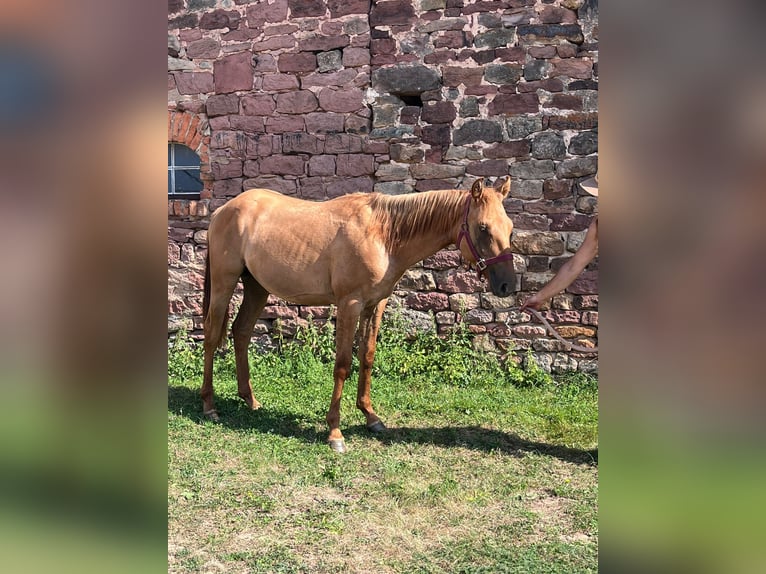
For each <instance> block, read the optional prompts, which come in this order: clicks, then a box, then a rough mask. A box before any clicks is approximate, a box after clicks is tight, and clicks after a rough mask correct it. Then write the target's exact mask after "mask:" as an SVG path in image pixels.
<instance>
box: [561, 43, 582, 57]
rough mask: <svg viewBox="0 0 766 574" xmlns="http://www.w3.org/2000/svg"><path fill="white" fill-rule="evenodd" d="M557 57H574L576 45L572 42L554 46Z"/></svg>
mask: <svg viewBox="0 0 766 574" xmlns="http://www.w3.org/2000/svg"><path fill="white" fill-rule="evenodd" d="M556 53H557V54H558V56H559V58H574V57H575V56H576V55H577V46H576V45H574V44H561V45H560V46H556Z"/></svg>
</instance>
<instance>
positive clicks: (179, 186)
mask: <svg viewBox="0 0 766 574" xmlns="http://www.w3.org/2000/svg"><path fill="white" fill-rule="evenodd" d="M200 191H202V178H201V176H200V159H199V156H198V155H197V154H196V153H194V151H193V150H191V149H190V148H188V147H186V146H185V145H181V144H177V143H169V144H168V197H172V198H175V199H199V194H200Z"/></svg>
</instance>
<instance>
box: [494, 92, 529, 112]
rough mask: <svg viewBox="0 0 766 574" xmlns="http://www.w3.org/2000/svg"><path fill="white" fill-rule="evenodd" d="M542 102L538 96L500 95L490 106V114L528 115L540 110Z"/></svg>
mask: <svg viewBox="0 0 766 574" xmlns="http://www.w3.org/2000/svg"><path fill="white" fill-rule="evenodd" d="M539 106H540V100H539V98H538V97H537V94H518V95H515V94H498V95H497V96H495V99H494V100H492V102H491V103H490V104H489V113H490V114H492V115H496V114H512V115H516V114H528V113H535V112H537V111H538V110H539Z"/></svg>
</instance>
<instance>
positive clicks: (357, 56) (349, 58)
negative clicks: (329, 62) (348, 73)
mask: <svg viewBox="0 0 766 574" xmlns="http://www.w3.org/2000/svg"><path fill="white" fill-rule="evenodd" d="M369 64H370V51H369V50H368V49H367V48H352V47H347V48H344V49H343V65H344V66H346V67H356V66H368V65H369Z"/></svg>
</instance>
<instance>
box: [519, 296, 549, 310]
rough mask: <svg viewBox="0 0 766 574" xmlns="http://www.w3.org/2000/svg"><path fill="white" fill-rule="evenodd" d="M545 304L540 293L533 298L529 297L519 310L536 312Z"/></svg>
mask: <svg viewBox="0 0 766 574" xmlns="http://www.w3.org/2000/svg"><path fill="white" fill-rule="evenodd" d="M543 303H545V299H543V298H542V297H541V296H540V294H539V293H535V294H534V295H532V296H531V297H529V298H528V299H527V300H526V301H524V303H523V304H522V305H521V307H520V308H519V311H524V310H525V309H527V308H529V309H534V310H535V311H539V310H540V307H541V306H542V305H543Z"/></svg>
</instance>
